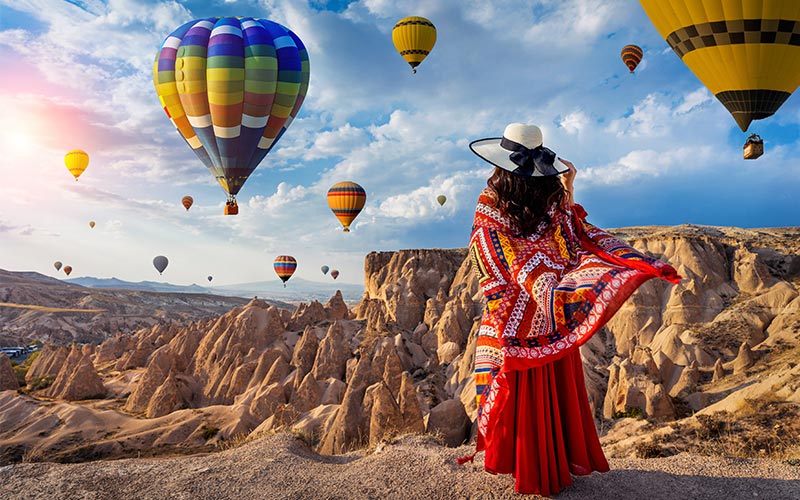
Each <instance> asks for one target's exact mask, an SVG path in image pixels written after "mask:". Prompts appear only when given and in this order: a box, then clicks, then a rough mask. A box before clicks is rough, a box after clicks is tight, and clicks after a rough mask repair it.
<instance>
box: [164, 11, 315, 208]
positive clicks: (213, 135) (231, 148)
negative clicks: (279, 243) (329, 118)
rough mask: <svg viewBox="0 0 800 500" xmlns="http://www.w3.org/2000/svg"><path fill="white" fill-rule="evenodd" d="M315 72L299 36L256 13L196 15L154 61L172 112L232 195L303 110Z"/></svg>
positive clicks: (172, 36) (172, 35)
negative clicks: (254, 16) (229, 15)
mask: <svg viewBox="0 0 800 500" xmlns="http://www.w3.org/2000/svg"><path fill="white" fill-rule="evenodd" d="M309 74H310V73H309V61H308V52H307V51H306V48H305V46H304V45H303V42H302V41H301V40H300V38H299V37H298V36H297V35H295V34H294V33H293V32H292V31H290V30H289V29H288V28H286V27H284V26H281V25H280V24H278V23H275V22H272V21H269V20H267V19H253V18H250V17H241V18H236V17H215V18H214V17H212V18H205V19H195V20H193V21H189V22H188V23H186V24H184V25H182V26H180V27H179V28H177V29H176V30H175V31H173V32H172V33H170V35H169V36H168V37H167V38H166V39H165V40H164V42H163V44H162V45H161V48H160V49H159V51H158V53H157V54H156V59H155V63H154V64H153V83H154V85H155V88H156V93H157V94H158V98H159V100H160V101H161V105H162V107H163V108H164V111H165V112H166V114H167V117H169V119H170V121H171V122H172V123H173V125H175V127H176V128H177V129H178V132H179V133H180V134H181V136H182V137H183V138H184V139H185V140H186V142H187V143H188V144H189V146H190V147H191V148H192V150H193V151H194V152H195V154H197V156H198V158H200V160H201V161H202V162H203V164H205V166H206V167H207V168H208V169H209V170H210V171H211V173H212V175H214V177H215V178H216V179H217V182H219V184H220V185H221V186H222V188H223V189H224V190H225V192H227V193H228V195H229V200H231V201H232V200H233V197H234V196H235V195H236V193H238V192H239V190H240V189H241V188H242V185H244V183H245V181H246V180H247V178H248V177H249V176H250V174H251V173H252V172H253V170H255V168H256V167H257V166H258V164H259V163H260V162H261V160H263V159H264V157H265V156H266V155H267V153H269V152H270V150H272V148H273V147H274V146H275V144H276V143H277V141H278V140H279V139H280V138H281V136H282V135H283V134H284V132H286V129H287V128H288V127H289V125H290V124H291V123H292V120H294V118H295V117H296V116H297V113H298V111H299V110H300V106H302V104H303V100H304V99H305V96H306V92H307V91H308V82H309Z"/></svg>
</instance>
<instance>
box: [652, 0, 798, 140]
mask: <svg viewBox="0 0 800 500" xmlns="http://www.w3.org/2000/svg"><path fill="white" fill-rule="evenodd" d="M639 2H640V3H641V4H642V7H643V8H644V11H645V12H646V13H647V15H648V17H650V20H651V21H652V22H653V24H654V25H655V27H656V29H657V30H658V32H659V33H660V34H661V36H662V37H664V39H665V40H666V41H667V43H668V44H669V46H670V47H671V48H672V50H674V51H675V53H676V54H677V55H678V57H680V58H681V60H682V61H683V63H684V64H686V66H688V67H689V69H690V70H692V72H693V73H694V74H695V76H697V78H698V79H700V81H701V82H703V84H704V85H705V86H706V87H708V90H710V91H711V93H712V94H714V96H715V97H716V98H717V99H719V101H720V102H721V103H722V104H723V105H724V106H725V107H726V108H727V109H728V111H729V112H730V113H731V115H733V118H734V120H736V123H737V124H738V125H739V128H741V129H742V131H743V132H744V131H746V130H747V128H748V127H749V126H750V122H752V121H753V120H760V119H762V118H766V117H768V116H772V115H773V114H775V112H776V111H778V108H780V107H781V105H782V104H783V103H784V101H786V99H788V98H789V96H790V95H791V94H792V92H794V91H795V90H796V89H797V87H798V85H800V2H797V1H789V0H670V1H669V2H665V1H662V0H639Z"/></svg>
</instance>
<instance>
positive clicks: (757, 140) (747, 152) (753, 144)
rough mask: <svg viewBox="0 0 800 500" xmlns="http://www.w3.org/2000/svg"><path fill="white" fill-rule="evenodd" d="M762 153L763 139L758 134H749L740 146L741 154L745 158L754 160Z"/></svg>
mask: <svg viewBox="0 0 800 500" xmlns="http://www.w3.org/2000/svg"><path fill="white" fill-rule="evenodd" d="M763 154H764V141H763V140H761V137H759V136H758V134H750V137H748V138H747V142H745V143H744V146H742V155H743V156H744V159H745V160H755V159H756V158H758V157H760V156H761V155H763Z"/></svg>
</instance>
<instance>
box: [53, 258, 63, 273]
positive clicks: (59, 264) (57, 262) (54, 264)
mask: <svg viewBox="0 0 800 500" xmlns="http://www.w3.org/2000/svg"><path fill="white" fill-rule="evenodd" d="M53 267H55V268H56V271H60V270H61V261H60V260H57V261H55V262H53Z"/></svg>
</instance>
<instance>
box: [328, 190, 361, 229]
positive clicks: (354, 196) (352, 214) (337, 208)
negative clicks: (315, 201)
mask: <svg viewBox="0 0 800 500" xmlns="http://www.w3.org/2000/svg"><path fill="white" fill-rule="evenodd" d="M366 202H367V192H366V191H364V188H362V187H361V186H359V185H358V184H356V183H355V182H337V183H336V184H334V185H333V186H332V187H331V188H330V189H329V190H328V206H329V207H331V210H333V215H335V216H336V218H337V219H339V222H341V223H342V226H344V232H345V233H349V232H350V224H352V223H353V220H355V218H356V217H358V214H359V213H361V209H362V208H364V204H365V203H366Z"/></svg>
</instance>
